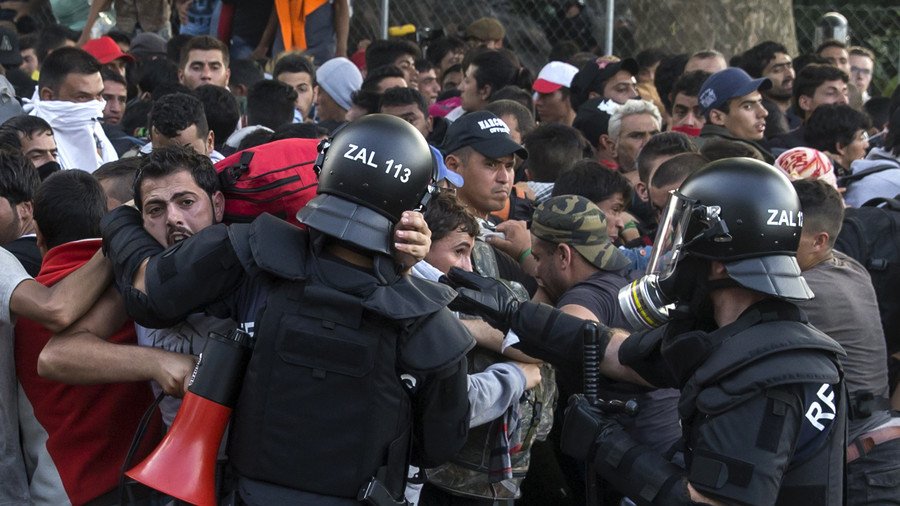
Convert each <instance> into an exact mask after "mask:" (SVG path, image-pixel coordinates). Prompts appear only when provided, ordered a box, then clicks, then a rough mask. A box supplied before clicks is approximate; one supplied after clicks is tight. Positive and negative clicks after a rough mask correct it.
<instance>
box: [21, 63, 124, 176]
mask: <svg viewBox="0 0 900 506" xmlns="http://www.w3.org/2000/svg"><path fill="white" fill-rule="evenodd" d="M102 93H103V79H102V78H101V77H100V62H98V61H97V60H96V59H95V58H94V57H93V56H91V55H90V54H88V53H86V52H85V51H82V50H81V49H78V48H74V47H67V48H60V49H57V50H56V51H54V52H53V53H51V54H50V56H48V57H47V59H46V60H45V61H44V62H43V64H42V65H41V76H40V80H39V81H38V88H37V92H36V93H35V96H34V98H33V100H32V102H31V104H28V106H27V107H26V109H30V111H29V114H31V115H32V116H38V117H40V118H43V119H44V120H46V121H47V123H49V124H50V126H51V127H52V128H53V134H54V137H55V138H56V144H57V148H58V150H59V164H60V166H61V167H62V168H63V169H81V170H84V171H87V172H94V171H95V170H96V169H97V167H99V166H100V165H102V164H104V163H106V162H111V161H114V160H117V159H118V156H117V155H116V150H115V149H114V148H113V145H112V144H111V143H110V142H109V139H108V138H107V137H106V134H104V133H103V128H102V127H101V125H100V120H101V119H102V118H103V109H104V107H105V105H106V103H105V102H104V101H103V98H102V97H101V94H102Z"/></svg>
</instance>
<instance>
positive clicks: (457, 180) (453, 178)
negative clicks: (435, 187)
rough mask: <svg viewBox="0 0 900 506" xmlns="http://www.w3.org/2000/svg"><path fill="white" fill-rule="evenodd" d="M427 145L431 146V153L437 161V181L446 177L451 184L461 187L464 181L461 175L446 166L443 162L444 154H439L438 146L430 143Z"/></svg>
mask: <svg viewBox="0 0 900 506" xmlns="http://www.w3.org/2000/svg"><path fill="white" fill-rule="evenodd" d="M428 147H429V148H431V155H432V156H434V159H435V161H436V162H437V166H438V182H440V181H441V180H443V179H446V180H447V181H450V184H452V185H453V186H455V187H457V188H462V185H463V183H464V181H463V177H462V176H460V175H459V174H457V173H456V172H453V171H452V170H450V168H449V167H447V164H446V163H444V155H442V154H441V152H440V150H439V149H438V148H436V147H434V146H431V145H429V146H428Z"/></svg>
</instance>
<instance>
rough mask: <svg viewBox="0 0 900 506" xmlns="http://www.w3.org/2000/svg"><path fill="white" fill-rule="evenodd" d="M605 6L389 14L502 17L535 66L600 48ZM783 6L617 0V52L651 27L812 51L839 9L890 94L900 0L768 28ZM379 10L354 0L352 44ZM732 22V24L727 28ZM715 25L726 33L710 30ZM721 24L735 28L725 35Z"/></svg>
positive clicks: (677, 37) (730, 47) (397, 15)
mask: <svg viewBox="0 0 900 506" xmlns="http://www.w3.org/2000/svg"><path fill="white" fill-rule="evenodd" d="M760 5H769V6H770V8H762V7H759V6H760ZM606 6H607V1H606V0H582V1H577V0H496V1H480V2H478V1H474V2H473V1H472V0H391V1H390V10H389V13H388V14H389V16H388V19H389V24H390V25H392V26H393V25H405V24H412V25H414V26H416V28H417V30H418V34H419V36H420V37H422V36H423V34H427V33H431V35H432V36H434V35H435V34H441V33H443V34H457V35H462V34H463V33H464V32H465V27H466V26H467V25H468V24H469V23H470V22H472V21H474V20H475V19H478V18H480V17H484V16H489V17H494V18H497V19H499V20H500V22H501V23H503V25H504V26H505V27H506V45H507V47H509V48H511V49H513V50H514V51H515V52H516V54H517V55H518V56H519V57H520V59H521V60H522V63H523V64H524V65H526V66H527V67H529V68H531V69H532V70H534V71H537V70H539V69H540V67H541V66H542V65H543V64H544V63H545V62H546V61H547V58H548V55H550V54H551V51H552V50H553V49H554V47H555V46H561V45H562V44H566V45H565V46H564V47H558V49H560V50H561V51H562V52H563V54H572V52H577V51H599V50H600V49H602V48H603V47H604V40H605V38H606V25H607V18H606V15H607V12H606ZM779 9H782V11H783V12H784V13H785V14H786V17H789V15H790V14H791V12H790V9H788V8H787V7H786V6H785V5H784V4H783V2H779V1H775V2H765V1H757V2H755V3H754V2H746V1H741V0H730V1H729V0H719V1H717V2H715V3H712V2H709V3H707V2H696V1H693V0H692V1H687V0H662V1H660V0H651V1H647V0H616V1H615V2H614V29H613V48H614V49H613V52H614V53H615V54H617V55H619V56H633V55H634V54H635V53H637V51H640V50H641V49H644V48H646V47H649V46H646V45H644V44H642V40H647V39H648V37H647V35H648V34H653V35H655V36H656V38H655V39H652V40H654V43H653V45H659V46H661V47H662V49H663V50H668V51H671V52H673V53H675V52H690V51H691V50H698V49H705V48H706V47H708V46H711V47H714V48H716V49H720V50H722V51H723V52H724V53H726V55H727V56H731V53H733V52H737V51H743V50H745V49H747V48H749V47H750V46H752V45H754V44H756V43H758V42H761V41H762V40H766V39H767V38H770V39H773V40H779V41H781V42H783V43H785V45H786V46H787V47H788V48H789V49H792V50H793V49H794V48H796V49H797V50H798V51H799V52H809V51H812V50H813V49H814V40H815V31H816V26H817V25H818V23H819V20H820V19H821V17H822V15H823V14H825V13H826V12H829V11H832V10H837V11H839V12H840V13H841V14H843V15H844V16H845V17H846V18H847V20H848V22H849V25H850V34H851V39H850V43H851V44H853V45H861V46H865V47H868V48H870V49H872V50H873V51H874V52H875V54H876V55H877V59H878V62H877V64H876V67H875V75H874V78H873V84H874V89H875V90H876V91H880V92H881V93H882V94H887V93H890V92H891V91H892V90H893V88H894V87H895V86H896V85H897V81H898V72H900V6H894V7H884V6H876V5H867V4H864V3H861V2H854V3H852V4H845V5H834V4H823V5H798V6H795V7H794V8H793V17H794V26H787V27H785V29H783V30H781V31H776V32H774V33H781V34H783V35H782V36H780V37H779V36H778V35H773V32H772V31H771V30H770V28H771V26H770V25H775V24H777V23H775V22H773V18H775V17H780V16H779V12H782V11H779ZM381 14H382V13H381V1H379V0H365V1H362V0H360V1H357V2H354V16H353V21H352V24H351V36H350V39H351V44H353V43H354V42H355V41H359V40H361V39H375V38H377V37H378V36H379V34H380V33H381ZM727 23H730V25H728V26H724V28H723V25H726V24H727ZM734 27H740V28H739V29H737V33H740V34H742V35H741V36H740V37H738V38H735V37H734V35H733V33H734ZM714 28H715V29H717V30H718V31H719V33H720V35H718V36H717V35H715V34H714V35H710V33H712V32H714V30H713V29H714ZM722 32H725V34H729V32H732V33H730V34H729V35H730V38H728V39H727V40H726V37H725V36H723V35H721V33H722ZM717 37H718V38H717ZM794 38H796V44H795V41H794V40H786V39H794ZM424 43H425V44H427V41H424ZM692 44H693V45H692ZM352 47H353V46H352V45H351V48H352ZM566 52H568V53H566ZM599 52H601V53H602V51H599Z"/></svg>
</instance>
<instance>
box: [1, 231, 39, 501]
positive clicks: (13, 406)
mask: <svg viewBox="0 0 900 506" xmlns="http://www.w3.org/2000/svg"><path fill="white" fill-rule="evenodd" d="M26 279H31V276H29V275H28V273H27V272H25V269H24V268H23V267H22V264H20V263H19V261H18V260H16V257H14V256H13V255H12V253H10V252H8V251H6V250H5V249H3V248H0V504H3V505H18V504H21V505H27V504H30V501H29V499H28V480H27V479H26V474H25V461H24V459H23V457H22V448H21V445H20V442H19V413H18V397H17V395H18V394H17V393H18V386H17V383H16V366H15V362H14V360H13V353H14V350H13V336H14V332H13V329H14V327H15V318H14V316H13V315H12V314H10V312H9V301H10V299H12V294H13V290H15V289H16V287H17V286H19V283H21V282H22V281H25V280H26Z"/></svg>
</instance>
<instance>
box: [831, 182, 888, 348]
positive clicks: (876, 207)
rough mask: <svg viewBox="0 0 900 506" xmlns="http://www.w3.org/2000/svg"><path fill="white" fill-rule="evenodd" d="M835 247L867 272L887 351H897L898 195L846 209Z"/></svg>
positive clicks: (876, 199)
mask: <svg viewBox="0 0 900 506" xmlns="http://www.w3.org/2000/svg"><path fill="white" fill-rule="evenodd" d="M882 204H883V205H882ZM834 249H836V250H838V251H841V252H843V253H845V254H847V255H848V256H850V257H853V258H854V259H855V260H856V261H858V262H859V263H861V264H862V265H863V267H865V268H866V270H868V271H869V275H871V276H872V285H873V286H874V287H875V295H876V296H877V297H878V310H879V312H880V313H881V326H882V327H883V328H884V337H885V340H886V341H887V350H888V354H889V355H892V354H894V353H896V352H897V351H900V195H898V196H896V197H894V198H892V199H890V198H881V197H879V198H875V199H872V200H869V201H868V202H866V203H865V204H863V205H862V207H859V208H855V209H854V208H848V209H847V210H846V212H845V214H844V225H843V228H841V233H840V234H838V238H837V241H836V242H835V244H834Z"/></svg>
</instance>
